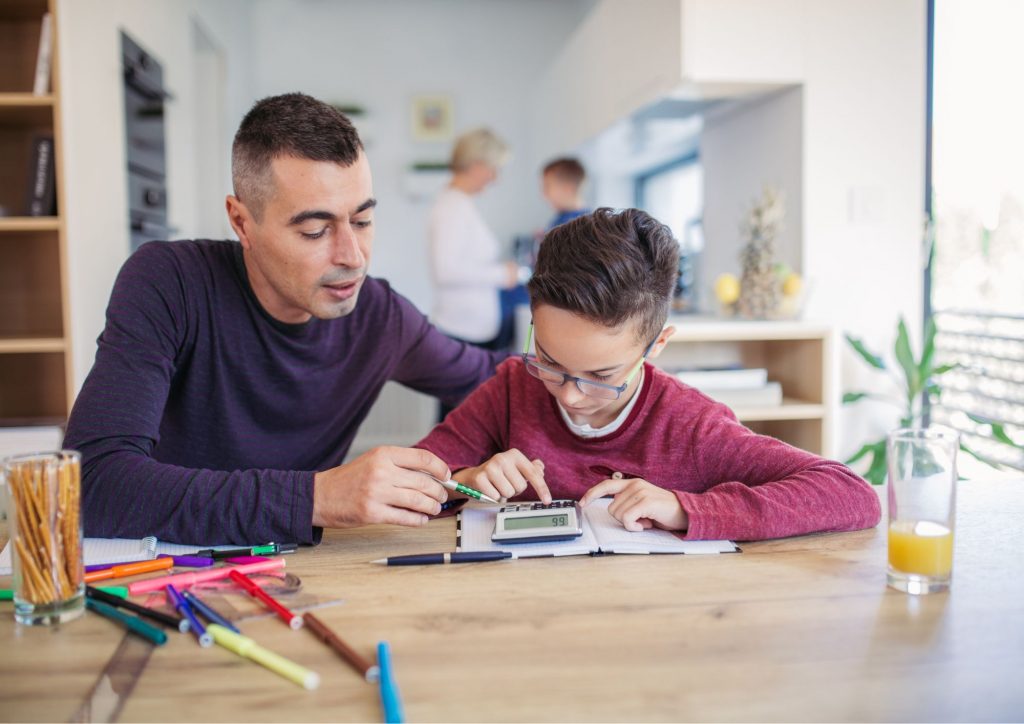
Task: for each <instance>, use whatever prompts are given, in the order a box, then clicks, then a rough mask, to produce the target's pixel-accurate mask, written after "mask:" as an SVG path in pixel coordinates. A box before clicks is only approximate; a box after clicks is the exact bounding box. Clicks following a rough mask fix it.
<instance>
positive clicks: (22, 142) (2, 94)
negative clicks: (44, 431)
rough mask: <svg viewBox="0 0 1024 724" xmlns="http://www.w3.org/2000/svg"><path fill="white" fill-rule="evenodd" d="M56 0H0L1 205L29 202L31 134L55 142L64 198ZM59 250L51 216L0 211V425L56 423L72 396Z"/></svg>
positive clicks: (60, 238)
mask: <svg viewBox="0 0 1024 724" xmlns="http://www.w3.org/2000/svg"><path fill="white" fill-rule="evenodd" d="M58 4H59V3H58V0H0V207H3V210H4V213H5V214H21V213H24V211H25V210H26V208H27V205H28V204H27V200H28V199H27V197H28V195H29V193H28V192H29V187H30V185H31V183H32V179H33V176H34V169H33V167H32V164H33V162H34V161H33V158H32V155H33V148H34V140H35V139H36V138H37V137H38V136H40V135H47V136H52V137H53V139H54V148H53V163H54V165H55V183H56V196H57V200H58V203H63V201H64V200H65V198H66V196H65V194H64V189H63V186H62V183H63V182H62V167H63V153H62V150H63V149H62V141H63V139H62V137H61V117H60V113H59V111H60V107H61V94H60V72H59V67H60V65H59V57H58V56H59V48H60V43H59V42H58V35H59V33H60V21H59V18H58V12H57V10H58ZM46 13H50V15H51V18H52V20H53V25H52V33H53V37H52V41H53V45H52V56H51V68H50V70H51V73H50V83H51V89H52V90H51V92H50V93H48V94H46V95H35V94H33V93H32V92H31V91H32V88H33V85H34V81H35V75H36V63H37V57H38V54H39V40H40V34H41V29H42V26H43V16H44V15H45V14H46ZM66 263H67V254H66V239H65V229H64V221H63V219H62V218H60V217H59V216H46V217H28V216H3V217H0V310H3V311H2V312H0V426H22V425H62V424H63V423H64V421H65V420H66V418H67V414H68V410H69V408H70V403H71V399H72V391H73V389H74V386H73V384H72V373H71V364H70V359H71V358H70V351H71V347H70V344H71V343H70V335H69V334H68V327H69V320H70V304H69V302H68V290H67V288H66V287H65V281H66V276H67V275H66V268H65V265H66Z"/></svg>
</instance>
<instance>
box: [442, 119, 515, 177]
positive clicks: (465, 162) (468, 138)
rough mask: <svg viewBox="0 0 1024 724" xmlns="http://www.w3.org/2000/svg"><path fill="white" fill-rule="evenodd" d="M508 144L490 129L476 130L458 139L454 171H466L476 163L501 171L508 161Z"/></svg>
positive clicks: (453, 161)
mask: <svg viewBox="0 0 1024 724" xmlns="http://www.w3.org/2000/svg"><path fill="white" fill-rule="evenodd" d="M508 157H509V150H508V144H507V143H505V142H504V141H503V140H502V139H501V138H499V137H498V135H497V134H496V133H495V132H494V131H492V130H491V129H489V128H474V129H473V130H472V131H467V132H466V133H463V134H462V135H461V136H459V137H458V139H456V141H455V146H454V147H453V148H452V160H451V164H450V165H451V169H452V171H464V170H466V169H467V168H469V167H470V166H472V165H473V164H474V163H485V164H487V165H488V166H490V167H491V168H494V169H499V168H501V167H502V166H504V165H505V162H506V161H508Z"/></svg>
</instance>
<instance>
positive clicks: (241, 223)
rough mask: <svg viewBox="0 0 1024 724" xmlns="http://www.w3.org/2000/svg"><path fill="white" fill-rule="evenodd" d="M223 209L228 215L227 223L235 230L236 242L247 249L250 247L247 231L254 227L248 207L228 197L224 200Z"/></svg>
mask: <svg viewBox="0 0 1024 724" xmlns="http://www.w3.org/2000/svg"><path fill="white" fill-rule="evenodd" d="M224 208H225V210H226V211H227V213H228V223H229V224H231V228H232V229H234V230H235V235H236V236H238V240H239V241H240V242H242V248H243V249H248V248H249V247H250V241H249V230H250V229H251V228H252V227H253V226H254V225H255V221H254V220H253V215H252V213H250V211H249V207H247V206H246V205H245V204H243V203H242V201H241V199H239V198H238V197H237V196H231V195H228V197H227V198H226V199H224Z"/></svg>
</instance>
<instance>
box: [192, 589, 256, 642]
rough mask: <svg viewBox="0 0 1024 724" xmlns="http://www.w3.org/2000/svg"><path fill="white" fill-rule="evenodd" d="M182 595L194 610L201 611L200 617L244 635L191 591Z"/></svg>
mask: <svg viewBox="0 0 1024 724" xmlns="http://www.w3.org/2000/svg"><path fill="white" fill-rule="evenodd" d="M181 595H182V596H184V598H185V600H186V601H188V602H189V605H191V606H192V608H194V609H195V610H196V611H199V615H200V616H202V617H203V618H205V619H206V620H207V621H209V622H210V623H216V624H220V625H221V626H223V627H224V628H226V629H229V630H231V631H234V632H235V633H242V632H241V631H239V630H238V629H237V628H236V627H235V625H234V624H233V623H231V622H230V621H228V620H227V619H226V618H224V617H223V616H221V615H220V614H219V613H217V611H215V610H214V608H213V607H212V606H210V604H208V603H204V602H203V601H202V599H200V598H199V596H197V595H196V594H194V593H192V592H191V591H183V592H182V594H181Z"/></svg>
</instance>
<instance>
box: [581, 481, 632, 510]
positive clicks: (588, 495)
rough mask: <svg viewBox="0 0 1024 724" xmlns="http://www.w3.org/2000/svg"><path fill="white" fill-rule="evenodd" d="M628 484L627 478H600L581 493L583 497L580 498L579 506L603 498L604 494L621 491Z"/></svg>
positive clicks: (613, 493)
mask: <svg viewBox="0 0 1024 724" xmlns="http://www.w3.org/2000/svg"><path fill="white" fill-rule="evenodd" d="M628 484H629V481H628V480H621V479H618V478H615V479H612V478H609V479H608V480H602V481H601V482H600V483H598V484H597V485H595V486H594V487H592V488H591V489H590V490H588V491H587V492H585V493H584V494H583V497H582V498H580V506H586V505H588V504H589V503H590V502H591V501H594V500H597V499H598V498H603V497H604V496H606V495H615V494H616V493H619V492H621V491H622V490H623V489H624V488H625V487H626V486H627V485H628Z"/></svg>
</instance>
